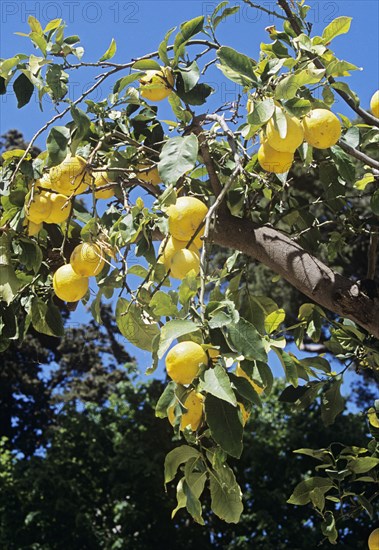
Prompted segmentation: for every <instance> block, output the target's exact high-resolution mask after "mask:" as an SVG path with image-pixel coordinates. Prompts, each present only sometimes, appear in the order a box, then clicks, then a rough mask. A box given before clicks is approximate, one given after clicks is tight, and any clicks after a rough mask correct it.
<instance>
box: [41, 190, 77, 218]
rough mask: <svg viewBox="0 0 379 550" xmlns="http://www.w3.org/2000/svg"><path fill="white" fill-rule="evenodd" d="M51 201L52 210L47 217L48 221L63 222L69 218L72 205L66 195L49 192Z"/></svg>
mask: <svg viewBox="0 0 379 550" xmlns="http://www.w3.org/2000/svg"><path fill="white" fill-rule="evenodd" d="M49 199H50V202H51V212H50V214H49V215H48V217H47V218H46V220H45V222H46V223H62V222H64V221H66V220H67V218H68V217H69V215H70V210H71V205H70V201H68V202H67V197H66V195H61V194H60V193H49Z"/></svg>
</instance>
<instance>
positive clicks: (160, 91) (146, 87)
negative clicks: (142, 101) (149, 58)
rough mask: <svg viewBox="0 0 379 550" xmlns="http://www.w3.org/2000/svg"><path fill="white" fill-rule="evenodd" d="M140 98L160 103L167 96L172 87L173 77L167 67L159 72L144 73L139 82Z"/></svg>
mask: <svg viewBox="0 0 379 550" xmlns="http://www.w3.org/2000/svg"><path fill="white" fill-rule="evenodd" d="M140 84H141V86H140V93H141V96H142V97H144V98H146V99H149V100H150V101H161V100H162V99H165V98H166V97H167V96H169V95H170V94H171V92H172V88H173V86H174V75H173V74H172V71H171V69H170V68H169V67H162V69H161V70H160V71H154V70H151V71H146V74H145V76H143V77H142V78H141V80H140Z"/></svg>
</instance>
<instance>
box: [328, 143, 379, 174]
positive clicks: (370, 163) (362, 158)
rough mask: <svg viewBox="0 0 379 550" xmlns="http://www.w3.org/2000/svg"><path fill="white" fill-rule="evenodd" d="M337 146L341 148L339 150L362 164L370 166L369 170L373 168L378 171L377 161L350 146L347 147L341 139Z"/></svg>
mask: <svg viewBox="0 0 379 550" xmlns="http://www.w3.org/2000/svg"><path fill="white" fill-rule="evenodd" d="M338 145H339V146H340V147H341V149H343V150H344V151H346V153H348V154H349V155H350V156H352V157H354V158H356V159H357V160H360V161H362V162H364V163H365V164H367V165H368V166H371V168H375V169H377V170H379V162H378V161H377V160H375V159H373V158H371V157H369V156H367V155H365V154H364V153H362V152H361V151H358V150H357V149H354V147H351V145H348V144H347V143H346V142H345V141H343V140H342V139H340V140H339V141H338Z"/></svg>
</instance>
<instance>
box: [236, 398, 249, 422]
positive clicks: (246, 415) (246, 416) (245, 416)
mask: <svg viewBox="0 0 379 550" xmlns="http://www.w3.org/2000/svg"><path fill="white" fill-rule="evenodd" d="M238 406H239V408H240V411H241V416H242V426H245V424H246V422H247V421H248V420H249V416H250V413H249V412H248V411H247V410H246V409H245V407H244V405H243V404H242V403H238Z"/></svg>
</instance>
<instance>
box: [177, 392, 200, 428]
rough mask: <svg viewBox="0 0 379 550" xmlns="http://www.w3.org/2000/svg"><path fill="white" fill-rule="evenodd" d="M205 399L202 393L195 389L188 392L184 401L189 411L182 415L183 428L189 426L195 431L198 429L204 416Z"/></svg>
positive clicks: (181, 423)
mask: <svg viewBox="0 0 379 550" xmlns="http://www.w3.org/2000/svg"><path fill="white" fill-rule="evenodd" d="M203 400H204V398H203V396H202V395H201V393H196V392H195V390H193V391H191V392H190V393H189V394H188V396H187V398H186V400H185V401H184V403H183V405H184V407H185V408H186V409H187V412H185V413H184V414H183V415H182V420H181V422H180V429H181V430H184V429H185V428H186V427H189V428H191V430H192V431H193V432H195V431H196V430H197V429H198V427H199V426H200V424H201V420H202V418H203Z"/></svg>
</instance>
